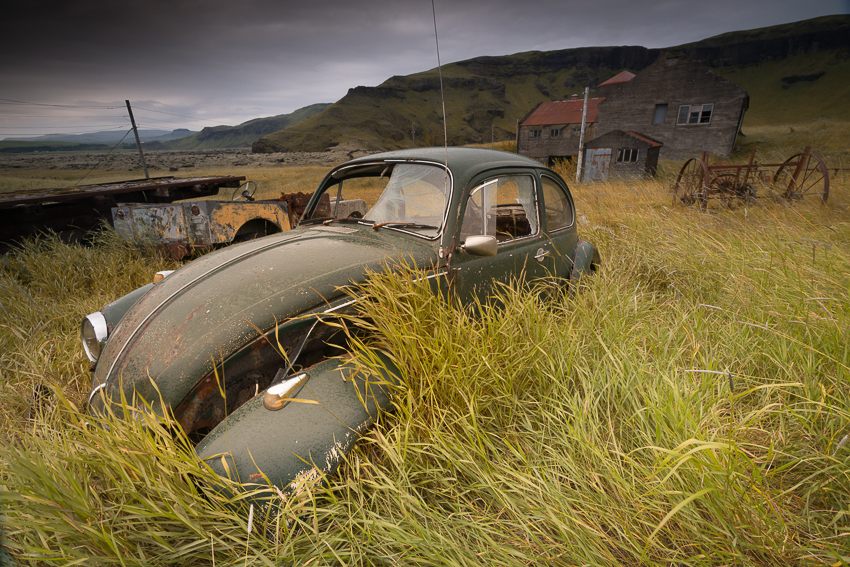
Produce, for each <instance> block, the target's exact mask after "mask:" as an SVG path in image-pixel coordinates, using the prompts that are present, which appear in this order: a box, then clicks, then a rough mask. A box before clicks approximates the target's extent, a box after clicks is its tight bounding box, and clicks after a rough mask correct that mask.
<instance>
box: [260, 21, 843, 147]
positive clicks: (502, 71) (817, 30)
mask: <svg viewBox="0 0 850 567" xmlns="http://www.w3.org/2000/svg"><path fill="white" fill-rule="evenodd" d="M672 48H675V49H679V50H680V51H682V52H684V53H685V54H687V55H688V56H689V57H691V58H692V59H696V60H698V61H702V62H703V63H705V64H706V65H708V66H711V67H713V68H715V70H717V71H718V72H721V73H722V72H723V70H724V69H726V70H736V69H740V68H742V67H747V66H751V65H760V64H764V63H766V62H781V61H786V60H789V59H791V58H794V57H797V56H801V55H803V56H813V55H817V54H824V53H828V54H830V56H829V57H831V60H833V61H834V60H836V59H837V60H839V62H840V61H841V60H842V58H843V60H847V58H848V57H847V54H848V51H850V16H829V17H824V18H816V19H813V20H807V21H804V22H797V23H793V24H786V25H782V26H773V27H769V28H761V29H756V30H748V31H740V32H732V33H727V34H722V35H719V36H715V37H712V38H708V39H705V40H702V41H699V42H696V43H690V44H686V45H680V46H671V49H672ZM662 51H664V50H661V49H647V48H645V47H640V46H619V47H585V48H578V49H564V50H559V51H547V52H528V53H518V54H515V55H506V56H500V57H476V58H474V59H469V60H466V61H460V62H457V63H453V64H450V65H446V66H444V67H443V70H442V73H443V85H444V91H445V99H446V111H447V121H448V123H447V126H448V131H449V144H456V145H459V144H470V143H484V142H490V141H491V140H495V141H500V140H512V139H514V137H515V132H516V124H517V121H518V120H520V119H521V118H522V117H523V116H525V114H526V113H527V112H529V111H530V110H531V109H533V108H534V107H535V106H536V105H537V104H538V103H540V102H543V101H547V100H563V99H566V98H569V97H570V95H572V94H579V93H581V92H582V91H583V90H584V87H585V86H588V87H590V89H591V93H592V92H593V90H594V89H595V86H596V85H597V84H599V83H601V82H603V81H605V80H606V79H608V78H610V77H612V76H614V75H615V74H617V73H619V72H620V71H623V70H629V71H632V72H638V71H640V70H641V69H643V68H645V67H647V66H648V65H649V64H650V63H652V62H653V61H655V60H656V59H657V58H658V56H659V55H660V54H661V52H662ZM821 60H823V61H824V63H823V64H824V65H827V64H828V63H827V62H825V59H824V58H821V59H818V61H821ZM844 69H846V67H843V66H840V65H839V66H837V67H834V68H832V69H831V70H830V71H827V70H824V71H823V72H824V73H827V72H832V73H836V72H837V73H842V72H844ZM818 71H820V70H819V69H815V70H814V72H813V74H817V73H816V72H818ZM750 74H751V75H752V73H750ZM756 75H757V73H756ZM801 76H802V75H801ZM774 82H775V83H776V85H775V88H776V89H782V88H783V83H781V82H780V81H774ZM846 82H847V83H848V84H850V81H846ZM788 84H789V83H788V82H787V81H786V82H785V83H784V85H785V86H784V88H786V89H787V88H788ZM741 86H743V87H744V88H745V89H746V88H747V87H746V86H745V85H741ZM769 88H773V86H770V87H769ZM786 94H788V95H789V96H790V94H791V93H786ZM848 94H850V93H848ZM753 104H758V101H756V100H754V101H753ZM442 122H443V120H442V109H441V102H440V83H439V77H438V75H437V70H436V69H432V70H430V71H426V72H423V73H417V74H414V75H409V76H405V77H398V76H397V77H391V78H390V79H388V80H387V81H385V82H384V83H383V84H381V85H379V86H377V87H362V86H361V87H356V88H353V89H350V90H349V91H348V94H347V95H346V96H345V97H343V98H342V99H341V100H339V101H338V102H336V103H335V104H334V105H332V106H331V107H329V108H328V109H326V110H324V111H323V112H321V113H319V114H317V115H315V116H313V117H311V118H309V119H306V120H304V121H303V122H301V123H299V124H297V125H295V126H291V127H289V128H287V129H286V130H284V131H281V132H275V133H273V134H269V135H267V136H264V137H263V138H261V139H260V140H258V141H256V142H255V143H254V144H253V146H252V147H253V151H254V152H275V151H323V150H325V149H326V148H329V147H337V146H341V147H344V148H351V149H360V148H363V149H370V150H386V149H396V148H402V147H410V146H412V145H413V144H414V143H415V144H417V145H425V144H441V143H442V141H443V123H442Z"/></svg>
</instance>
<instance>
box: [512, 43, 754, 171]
mask: <svg viewBox="0 0 850 567" xmlns="http://www.w3.org/2000/svg"><path fill="white" fill-rule="evenodd" d="M596 95H597V98H594V99H590V100H589V101H588V119H587V123H588V128H587V131H586V134H585V143H588V142H590V141H591V140H593V139H594V138H596V137H598V136H600V135H604V134H606V133H608V132H612V131H615V130H617V131H622V132H626V133H629V134H630V135H632V134H633V135H636V136H639V137H643V138H645V139H647V140H651V141H652V142H653V143H658V144H660V145H659V146H652V147H657V148H659V150H658V151H659V152H660V157H662V158H668V159H684V158H689V157H694V156H698V155H700V154H701V153H702V152H703V151H708V152H710V153H714V154H717V155H720V156H728V155H729V154H730V153H731V152H732V149H733V147H734V145H735V139H736V138H737V135H738V132H739V131H740V128H741V123H742V122H743V119H744V113H745V112H746V110H747V108H748V106H749V95H748V94H747V92H746V91H745V90H743V89H741V88H740V87H738V86H737V85H735V84H734V83H732V82H730V81H727V80H726V79H724V78H722V77H720V76H719V75H717V74H715V73H714V72H713V71H711V69H709V68H708V67H706V66H705V65H703V64H701V63H699V62H697V61H694V60H692V59H690V58H688V57H687V56H685V55H683V54H681V53H679V52H678V51H674V50H671V51H668V52H666V53H663V54H662V55H661V56H660V57H659V58H658V59H657V60H656V61H655V62H654V63H652V64H651V65H649V66H648V67H646V68H645V69H643V70H642V71H641V72H639V73H638V74H637V75H633V74H632V73H629V72H628V71H624V72H622V73H620V74H618V75H615V76H614V77H612V78H611V79H609V80H607V81H605V82H604V83H602V84H600V85H598V86H597V90H596ZM582 104H583V100H581V99H578V97H577V96H575V95H574V96H573V100H571V101H562V102H544V103H541V104H540V105H538V106H537V107H536V108H535V109H534V110H532V111H531V112H530V113H529V114H528V115H527V116H526V117H525V118H524V119H523V120H522V121H521V122H520V123H519V128H518V131H517V153H519V154H522V155H526V156H529V157H533V158H536V159H538V160H540V161H543V162H544V163H547V162H551V161H552V159H554V158H560V157H572V156H577V155H578V135H573V132H575V129H576V128H577V127H579V128H580V126H581V108H582ZM576 107H577V108H578V118H577V119H576V118H575V108H576ZM561 108H563V109H564V111H563V112H556V111H555V110H556V109H561ZM591 109H592V111H591ZM576 124H577V125H578V126H576ZM565 132H566V133H568V134H569V136H567V137H568V138H569V142H570V143H566V140H565V139H564V133H565ZM632 137H634V136H632ZM629 157H630V158H631V157H633V156H631V155H630V156H629ZM637 157H638V160H637V161H638V162H639V163H640V166H639V168H640V169H642V170H644V171H650V170H654V164H648V163H647V160H646V157H647V156H640V155H639V154H638V156H637Z"/></svg>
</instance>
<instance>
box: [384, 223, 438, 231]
mask: <svg viewBox="0 0 850 567" xmlns="http://www.w3.org/2000/svg"><path fill="white" fill-rule="evenodd" d="M382 226H390V227H393V228H431V229H434V230H436V229H437V227H436V226H431V225H430V224H417V223H415V222H382V223H378V224H373V225H372V229H373V230H378V229H379V228H381V227H382Z"/></svg>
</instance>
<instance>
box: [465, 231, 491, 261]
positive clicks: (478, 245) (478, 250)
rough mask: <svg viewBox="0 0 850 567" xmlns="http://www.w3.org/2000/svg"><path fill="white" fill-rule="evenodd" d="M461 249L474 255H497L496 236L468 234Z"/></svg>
mask: <svg viewBox="0 0 850 567" xmlns="http://www.w3.org/2000/svg"><path fill="white" fill-rule="evenodd" d="M461 249H462V250H463V251H464V252H466V253H467V254H471V255H472V256H495V255H496V237H495V236H487V235H486V234H482V235H479V236H467V237H466V240H464V242H463V246H461Z"/></svg>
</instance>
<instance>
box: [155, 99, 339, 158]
mask: <svg viewBox="0 0 850 567" xmlns="http://www.w3.org/2000/svg"><path fill="white" fill-rule="evenodd" d="M329 106H330V104H327V103H322V104H311V105H310V106H305V107H304V108H299V109H298V110H296V111H295V112H292V113H290V114H279V115H277V116H270V117H268V118H255V119H253V120H249V121H248V122H244V123H242V124H239V125H238V126H212V127H208V128H204V129H203V130H201V131H200V132H197V133H195V134H192V135H191V136H186V137H183V138H179V139H177V140H170V141H167V142H149V143H148V144H146V147H147V148H148V149H152V150H198V149H218V148H238V147H250V146H251V144H252V143H254V142H255V141H256V140H258V139H259V138H261V137H262V136H264V135H266V134H269V133H272V132H277V131H280V130H284V129H286V128H289V127H290V126H292V125H293V124H298V123H299V122H301V121H302V120H304V119H306V118H309V117H311V116H313V115H315V114H318V113H319V112H321V111H323V110H325V109H326V108H327V107H329Z"/></svg>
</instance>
